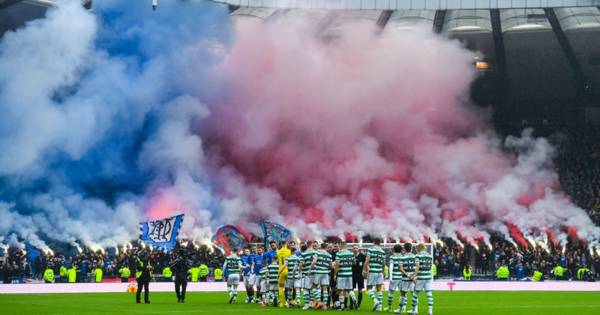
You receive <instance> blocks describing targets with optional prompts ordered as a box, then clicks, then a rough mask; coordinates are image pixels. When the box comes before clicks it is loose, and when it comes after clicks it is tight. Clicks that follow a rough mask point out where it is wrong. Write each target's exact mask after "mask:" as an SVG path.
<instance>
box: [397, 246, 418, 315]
mask: <svg viewBox="0 0 600 315" xmlns="http://www.w3.org/2000/svg"><path fill="white" fill-rule="evenodd" d="M400 272H401V273H402V285H401V287H400V309H398V310H396V313H397V314H402V313H404V311H405V310H406V301H407V296H406V295H407V293H408V292H410V293H411V295H413V294H414V293H413V291H414V288H415V282H416V281H417V272H418V270H416V257H415V255H413V253H412V244H410V243H406V244H404V255H402V258H401V259H400Z"/></svg>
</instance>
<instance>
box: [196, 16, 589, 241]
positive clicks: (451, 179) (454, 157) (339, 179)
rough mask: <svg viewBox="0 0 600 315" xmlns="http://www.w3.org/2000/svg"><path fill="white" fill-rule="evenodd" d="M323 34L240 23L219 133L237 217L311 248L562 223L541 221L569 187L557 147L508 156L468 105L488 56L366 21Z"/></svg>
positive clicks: (218, 157)
mask: <svg viewBox="0 0 600 315" xmlns="http://www.w3.org/2000/svg"><path fill="white" fill-rule="evenodd" d="M318 34H319V30H318V29H317V28H316V26H315V23H307V22H306V21H303V20H301V19H293V18H282V19H279V20H278V21H276V22H274V23H269V24H259V23H254V22H252V21H246V20H240V21H238V24H237V38H236V40H235V42H234V45H233V47H232V50H231V53H230V55H229V56H228V58H227V61H226V63H225V65H224V67H223V71H224V72H225V73H226V74H227V76H228V77H229V79H230V82H231V91H232V94H231V95H230V97H229V98H228V100H227V101H226V102H225V103H224V104H220V106H218V107H215V109H214V112H213V118H212V119H211V122H210V124H211V125H210V126H209V127H208V128H207V129H208V130H207V131H206V133H207V136H208V139H210V142H209V148H210V149H209V150H208V152H211V157H212V160H213V162H214V163H216V164H217V165H218V166H219V168H220V171H219V177H220V180H221V181H222V183H223V187H224V188H223V192H222V193H223V195H224V198H225V201H224V202H223V205H222V209H223V214H222V216H223V218H224V219H225V220H227V221H229V222H238V223H239V222H246V221H247V220H251V221H252V220H255V219H256V218H257V217H267V218H270V219H274V220H279V221H281V222H282V223H284V224H288V225H290V226H291V227H292V228H294V229H295V230H296V232H298V233H299V236H301V237H302V236H317V237H318V236H319V234H323V235H337V236H340V237H343V236H344V234H345V233H346V236H347V235H348V234H347V232H350V233H352V234H353V235H356V236H358V237H360V236H361V235H364V234H373V235H376V236H384V235H386V236H391V237H394V238H400V237H404V238H406V239H422V238H423V236H428V235H436V234H437V235H441V236H448V237H454V238H457V237H458V235H457V233H458V232H460V235H461V236H462V237H464V239H466V240H468V241H473V240H475V239H483V240H487V238H488V235H487V233H486V232H485V231H486V230H498V231H503V230H505V231H506V230H507V228H506V225H505V224H504V223H503V222H515V224H518V226H519V227H522V228H524V229H526V230H527V229H529V228H531V229H533V228H534V227H536V228H537V227H539V225H544V226H549V227H552V228H553V229H557V228H558V227H559V226H560V224H562V222H560V221H561V219H559V218H557V217H556V216H560V213H558V214H557V215H556V216H552V215H543V216H541V218H538V217H540V212H542V211H541V210H535V209H538V208H540V209H541V208H542V207H550V206H551V205H552V204H554V203H556V202H558V201H556V200H555V199H561V198H559V197H560V196H559V197H556V198H554V196H555V194H554V193H552V192H545V191H544V189H547V188H549V187H550V188H551V187H554V186H555V184H556V176H555V174H554V173H553V172H552V171H550V170H548V169H547V165H548V163H547V160H548V158H549V156H550V155H551V148H549V146H548V145H547V143H546V142H545V141H542V140H536V139H532V138H530V137H525V138H523V139H516V140H513V142H514V144H511V145H512V146H514V147H516V148H517V149H518V150H523V151H525V153H524V154H523V156H519V158H518V159H517V157H516V156H515V155H507V154H505V153H503V151H502V150H501V145H500V144H501V143H500V141H499V140H498V138H497V137H496V136H495V135H494V134H493V132H490V131H489V130H488V129H486V128H485V124H484V119H483V117H482V115H480V113H478V112H477V111H476V110H474V109H472V108H470V106H469V105H465V102H466V101H465V100H466V99H467V94H468V93H467V92H468V89H469V85H470V82H471V80H472V79H473V78H474V71H473V69H472V62H473V59H474V55H472V54H471V53H469V52H468V51H466V50H464V49H463V48H461V46H460V45H459V43H458V42H454V41H449V40H445V39H441V38H438V37H436V36H435V35H434V34H432V33H431V32H430V31H429V30H412V31H396V30H387V31H386V32H384V33H383V34H382V35H381V36H377V35H375V34H374V32H373V28H372V27H371V26H370V25H367V24H360V23H358V24H353V25H346V26H345V27H343V28H342V29H340V30H338V35H339V36H338V37H337V38H336V39H334V40H332V41H329V42H327V43H326V42H323V41H322V40H321V39H320V38H319V36H318ZM540 192H541V193H540ZM542 201H543V203H542ZM574 211H575V210H574ZM577 211H579V212H577ZM577 211H576V214H577V215H584V216H585V214H583V212H581V211H580V210H577ZM533 218H535V219H533ZM588 220H589V219H588ZM522 221H526V222H522ZM508 226H509V228H510V230H511V234H512V235H513V236H514V237H515V238H516V239H517V241H519V243H520V244H522V245H524V246H527V242H524V239H523V234H522V232H521V231H519V229H517V228H516V225H514V224H509V225H508ZM526 230H525V231H523V233H525V232H526ZM507 234H508V233H507ZM507 236H508V235H507Z"/></svg>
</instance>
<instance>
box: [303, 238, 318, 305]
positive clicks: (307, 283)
mask: <svg viewBox="0 0 600 315" xmlns="http://www.w3.org/2000/svg"><path fill="white" fill-rule="evenodd" d="M317 246H318V244H317V242H314V241H309V242H308V243H307V248H306V249H305V250H304V251H303V252H302V256H301V258H302V263H301V267H302V275H303V276H304V279H302V288H303V295H302V300H303V302H304V307H303V308H302V309H304V310H308V309H311V308H312V307H313V303H314V301H313V298H312V297H313V285H312V270H311V265H312V263H313V260H314V258H315V257H316V256H317V251H316V248H318V247H317ZM311 302H312V303H311Z"/></svg>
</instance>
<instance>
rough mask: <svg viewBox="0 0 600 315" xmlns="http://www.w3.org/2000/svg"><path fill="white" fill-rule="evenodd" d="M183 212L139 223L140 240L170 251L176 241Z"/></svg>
mask: <svg viewBox="0 0 600 315" xmlns="http://www.w3.org/2000/svg"><path fill="white" fill-rule="evenodd" d="M183 216H184V215H183V214H180V215H176V216H174V217H170V218H164V219H161V220H156V221H146V222H142V223H140V240H141V241H144V242H145V243H146V244H148V245H151V246H154V247H158V248H164V249H166V250H167V251H169V252H170V251H172V250H173V248H175V244H176V243H177V237H178V236H179V229H180V228H181V223H182V222H183Z"/></svg>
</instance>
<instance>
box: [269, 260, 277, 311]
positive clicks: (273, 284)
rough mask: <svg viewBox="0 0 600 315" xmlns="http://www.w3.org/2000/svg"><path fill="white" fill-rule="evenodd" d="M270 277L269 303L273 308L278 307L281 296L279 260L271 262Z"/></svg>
mask: <svg viewBox="0 0 600 315" xmlns="http://www.w3.org/2000/svg"><path fill="white" fill-rule="evenodd" d="M268 268H269V269H268V277H269V302H270V303H271V305H273V306H275V307H276V306H277V305H278V304H277V303H278V301H277V297H278V296H279V293H278V291H279V264H278V263H277V259H273V260H271V264H270V265H269V267H268Z"/></svg>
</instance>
